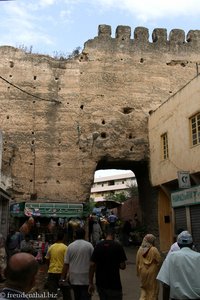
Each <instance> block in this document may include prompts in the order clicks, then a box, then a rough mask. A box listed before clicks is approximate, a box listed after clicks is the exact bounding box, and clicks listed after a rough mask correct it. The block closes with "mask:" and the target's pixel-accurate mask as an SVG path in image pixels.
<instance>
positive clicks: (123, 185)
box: [90, 171, 137, 202]
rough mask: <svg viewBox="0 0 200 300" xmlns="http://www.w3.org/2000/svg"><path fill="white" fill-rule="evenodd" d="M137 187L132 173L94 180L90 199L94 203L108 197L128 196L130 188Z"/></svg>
mask: <svg viewBox="0 0 200 300" xmlns="http://www.w3.org/2000/svg"><path fill="white" fill-rule="evenodd" d="M132 186H137V181H136V178H135V175H134V173H133V172H131V171H130V172H129V173H124V174H123V173H122V174H118V175H109V176H104V177H99V178H94V183H93V185H92V188H91V194H90V197H91V198H92V199H93V200H94V201H95V202H97V201H104V200H106V198H107V197H108V196H110V195H116V194H120V193H123V194H124V195H125V196H127V197H128V196H130V195H129V194H130V188H131V187H132Z"/></svg>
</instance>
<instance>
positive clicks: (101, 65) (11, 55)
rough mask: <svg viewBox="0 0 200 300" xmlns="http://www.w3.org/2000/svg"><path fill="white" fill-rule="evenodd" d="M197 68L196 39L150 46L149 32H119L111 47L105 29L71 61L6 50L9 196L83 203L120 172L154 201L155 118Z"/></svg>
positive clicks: (0, 94)
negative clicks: (100, 177) (101, 172)
mask: <svg viewBox="0 0 200 300" xmlns="http://www.w3.org/2000/svg"><path fill="white" fill-rule="evenodd" d="M132 35H133V38H131V36H132ZM66 45H67V41H66ZM199 62H200V31H199V30H195V31H190V32H189V33H188V34H187V37H185V33H184V31H183V30H176V29H174V30H172V31H171V32H170V34H169V38H168V37H167V31H166V29H155V30H154V31H153V34H152V41H150V38H149V31H148V29H146V28H141V27H138V28H136V29H135V30H134V34H132V33H131V28H130V27H128V26H118V27H117V29H116V36H115V37H114V38H113V37H111V27H110V26H107V25H100V26H99V32H98V36H97V37H95V38H94V39H91V40H88V41H87V42H86V43H85V45H84V48H83V51H82V53H80V54H79V55H78V56H77V57H75V58H73V59H66V60H63V59H54V58H51V57H49V56H45V55H37V54H32V53H25V52H24V51H22V50H20V49H16V48H13V47H8V46H3V45H2V46H1V47H0V101H1V109H0V128H1V130H2V132H3V162H2V172H3V176H2V187H4V188H5V189H6V190H7V191H9V192H10V193H11V195H12V199H13V200H15V201H23V200H26V201H27V200H30V199H32V200H37V201H42V200H44V201H64V202H84V201H87V200H88V199H89V195H90V188H91V184H92V182H93V176H94V172H95V170H96V168H100V167H104V168H106V167H108V168H109V167H120V168H127V169H131V170H132V171H134V172H135V173H136V177H137V178H139V185H140V188H139V190H140V194H141V195H142V194H143V195H147V194H148V196H144V201H147V198H145V197H149V194H150V193H147V192H146V191H144V189H145V185H142V182H143V180H142V178H143V175H144V177H145V178H148V160H149V147H148V132H147V123H148V115H149V112H150V111H151V110H154V109H155V108H156V107H158V106H159V105H160V104H161V103H162V102H164V101H165V100H166V99H167V98H168V97H170V96H171V95H173V94H174V93H176V92H177V91H178V90H179V89H180V88H181V87H183V86H184V85H185V84H186V83H187V82H188V81H189V80H191V79H192V78H193V77H195V76H196V74H197V72H198V65H199ZM140 164H142V166H143V165H144V164H145V167H144V168H143V167H142V168H140ZM143 172H146V174H143ZM145 182H146V179H145ZM147 186H148V188H149V186H150V185H148V184H147V185H146V188H147ZM149 189H150V188H149ZM145 199H146V200H145ZM148 205H149V204H148ZM148 205H147V206H148Z"/></svg>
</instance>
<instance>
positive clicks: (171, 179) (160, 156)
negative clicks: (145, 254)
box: [149, 75, 200, 251]
mask: <svg viewBox="0 0 200 300" xmlns="http://www.w3.org/2000/svg"><path fill="white" fill-rule="evenodd" d="M199 86H200V77H199V75H198V76H196V77H195V78H194V79H193V80H191V81H190V82H188V84H186V85H185V86H184V87H183V88H182V89H180V90H179V91H178V92H177V93H176V94H175V95H174V96H172V97H170V98H169V99H168V100H167V101H166V102H164V103H163V104H162V105H161V106H160V107H159V108H157V109H156V110H155V111H154V112H152V113H151V115H150V117H149V143H150V173H151V182H152V185H153V186H154V187H156V188H157V189H158V193H159V196H158V216H159V217H158V218H159V234H160V246H161V250H163V251H167V250H168V249H169V246H170V244H171V243H172V242H173V236H174V234H175V232H176V230H177V229H179V228H183V229H185V230H186V229H187V230H189V231H190V232H191V233H192V235H193V238H194V243H195V244H196V245H197V248H198V249H199V250H200V164H199V157H200V101H199V98H200V88H199Z"/></svg>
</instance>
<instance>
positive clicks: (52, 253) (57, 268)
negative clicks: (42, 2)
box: [45, 231, 70, 300]
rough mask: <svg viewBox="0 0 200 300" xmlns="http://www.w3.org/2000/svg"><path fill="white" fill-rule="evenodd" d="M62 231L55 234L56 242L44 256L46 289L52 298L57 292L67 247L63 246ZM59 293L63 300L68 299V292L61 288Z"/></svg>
mask: <svg viewBox="0 0 200 300" xmlns="http://www.w3.org/2000/svg"><path fill="white" fill-rule="evenodd" d="M63 241H64V231H59V232H58V234H57V240H56V242H55V243H54V244H53V245H51V246H50V247H49V249H48V252H47V254H46V256H45V258H46V261H47V264H48V265H49V268H48V278H47V288H48V291H49V293H50V294H51V295H52V298H54V299H55V298H56V296H57V291H58V288H59V287H60V286H59V282H60V278H61V273H62V269H63V264H64V257H65V254H66V251H67V246H66V245H65V244H64V242H63ZM61 291H62V294H63V300H68V299H70V293H69V290H68V289H67V288H66V287H64V286H62V287H61Z"/></svg>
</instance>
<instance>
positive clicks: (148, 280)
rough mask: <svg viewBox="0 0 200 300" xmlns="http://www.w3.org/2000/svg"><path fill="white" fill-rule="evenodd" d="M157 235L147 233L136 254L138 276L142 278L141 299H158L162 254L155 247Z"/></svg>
mask: <svg viewBox="0 0 200 300" xmlns="http://www.w3.org/2000/svg"><path fill="white" fill-rule="evenodd" d="M155 240H156V237H155V236H154V235H153V234H147V235H145V237H144V239H143V241H142V244H141V246H140V248H139V249H138V252H137V255H136V268H137V276H138V277H139V278H140V288H141V293H140V299H139V300H157V299H158V294H159V282H158V281H157V279H156V276H157V274H158V271H159V269H160V265H161V255H160V253H159V251H158V249H157V248H156V247H155Z"/></svg>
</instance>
